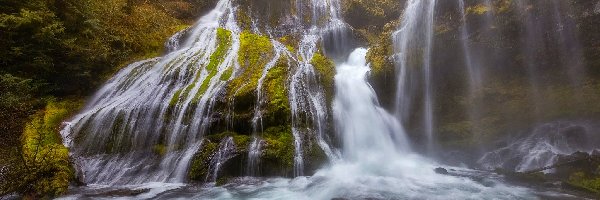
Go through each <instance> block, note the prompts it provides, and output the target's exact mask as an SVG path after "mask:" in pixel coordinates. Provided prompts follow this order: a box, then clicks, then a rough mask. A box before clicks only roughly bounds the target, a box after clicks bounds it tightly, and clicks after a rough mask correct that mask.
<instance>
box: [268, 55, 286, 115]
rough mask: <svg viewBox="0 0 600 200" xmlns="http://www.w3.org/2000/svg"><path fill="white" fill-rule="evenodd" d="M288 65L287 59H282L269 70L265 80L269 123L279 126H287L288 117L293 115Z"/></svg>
mask: <svg viewBox="0 0 600 200" xmlns="http://www.w3.org/2000/svg"><path fill="white" fill-rule="evenodd" d="M287 77H288V63H287V61H286V59H285V58H283V59H280V60H279V61H278V62H277V64H276V65H275V66H274V67H273V68H271V70H269V73H268V74H267V77H266V78H265V83H264V84H265V85H264V88H265V89H266V90H267V96H268V103H267V111H268V113H266V118H270V119H268V120H267V121H270V122H279V123H276V124H278V125H283V124H286V121H287V119H288V118H289V117H288V115H289V113H291V109H290V105H289V99H288V94H287V92H288V89H287V84H286V81H287Z"/></svg>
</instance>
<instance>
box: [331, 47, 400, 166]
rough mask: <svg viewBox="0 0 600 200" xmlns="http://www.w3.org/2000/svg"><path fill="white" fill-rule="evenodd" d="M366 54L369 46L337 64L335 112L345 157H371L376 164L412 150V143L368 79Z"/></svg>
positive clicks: (356, 159)
mask: <svg viewBox="0 0 600 200" xmlns="http://www.w3.org/2000/svg"><path fill="white" fill-rule="evenodd" d="M366 54H367V50H366V49H357V50H355V51H354V52H352V54H350V58H349V59H348V61H347V62H346V63H344V64H341V65H340V66H338V67H337V75H336V76H335V81H336V99H335V101H334V102H333V112H334V118H335V122H336V127H337V129H338V132H339V137H340V138H342V139H343V141H344V142H343V158H344V161H365V159H368V160H371V161H372V162H374V163H373V164H375V163H377V162H379V161H381V160H385V159H386V157H388V156H392V157H395V156H398V153H406V152H409V149H410V147H409V145H408V140H407V139H406V134H405V133H404V129H403V128H402V127H401V125H400V124H399V123H398V120H396V118H394V117H393V116H392V115H390V114H388V113H387V111H385V110H384V109H383V108H381V107H379V105H378V104H379V103H378V102H379V101H378V100H377V97H376V96H375V91H374V90H373V88H371V86H370V85H369V83H367V73H368V72H369V71H370V69H369V67H368V66H367V63H366V62H367V61H366V60H365V56H366Z"/></svg>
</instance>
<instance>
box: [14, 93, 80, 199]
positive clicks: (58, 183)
mask: <svg viewBox="0 0 600 200" xmlns="http://www.w3.org/2000/svg"><path fill="white" fill-rule="evenodd" d="M81 105H82V102H81V101H73V100H65V101H55V100H50V101H49V102H48V105H47V106H46V109H45V110H44V111H43V112H40V113H38V114H36V115H34V116H33V118H32V121H31V122H29V124H28V125H27V126H26V128H25V131H24V132H23V136H22V144H23V148H22V150H23V151H22V153H23V158H24V159H25V164H26V165H27V168H28V169H29V170H28V172H27V175H26V176H25V177H24V180H23V184H30V185H29V190H30V191H27V193H29V194H28V195H32V196H35V197H37V198H40V197H56V196H59V195H62V194H64V193H66V192H67V189H68V187H69V184H70V183H71V181H73V180H74V179H75V174H74V173H75V170H74V169H73V167H72V166H71V162H70V158H69V150H68V149H67V148H66V147H65V146H63V144H62V138H61V136H60V134H59V130H60V126H61V122H62V121H63V120H65V119H66V118H67V117H69V116H70V115H72V114H73V113H74V112H75V111H77V110H79V109H80V108H81ZM15 184H21V183H15Z"/></svg>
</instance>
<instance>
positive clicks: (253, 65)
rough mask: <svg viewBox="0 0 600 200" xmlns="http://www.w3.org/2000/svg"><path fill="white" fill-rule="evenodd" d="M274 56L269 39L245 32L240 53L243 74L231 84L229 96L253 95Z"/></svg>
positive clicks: (241, 36)
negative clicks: (266, 66) (264, 70)
mask: <svg viewBox="0 0 600 200" xmlns="http://www.w3.org/2000/svg"><path fill="white" fill-rule="evenodd" d="M273 56H274V51H273V44H272V43H271V40H270V39H269V38H268V37H266V36H262V35H256V34H253V33H251V32H249V31H243V32H242V33H241V35H240V50H239V53H238V62H239V63H240V67H241V69H240V70H241V74H239V75H238V76H237V77H236V78H234V79H233V80H232V81H231V83H230V84H229V89H228V94H229V96H230V97H233V96H234V95H248V94H250V93H252V92H253V91H254V89H255V88H256V86H257V85H258V79H260V77H261V76H262V71H263V69H264V67H265V65H266V64H267V63H268V62H269V61H270V60H271V59H272V58H273Z"/></svg>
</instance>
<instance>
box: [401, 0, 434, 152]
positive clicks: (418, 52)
mask: <svg viewBox="0 0 600 200" xmlns="http://www.w3.org/2000/svg"><path fill="white" fill-rule="evenodd" d="M435 5H436V0H409V1H407V2H406V8H405V10H404V16H403V17H402V23H401V25H400V27H399V29H398V30H397V31H396V32H395V33H394V46H395V47H396V63H397V65H398V69H397V71H398V73H399V74H398V77H399V78H398V84H397V92H396V115H397V116H398V117H399V118H400V120H401V121H402V122H403V123H408V122H409V120H410V119H409V117H410V113H412V112H414V111H415V110H418V109H416V108H417V107H419V106H421V107H422V113H423V115H422V116H423V119H422V120H421V122H422V128H421V130H422V131H423V133H424V135H425V142H423V143H424V144H425V145H426V146H427V147H426V149H427V151H428V152H432V149H431V148H433V142H434V133H433V127H434V118H433V106H434V102H433V96H432V95H433V91H432V88H433V86H432V83H433V81H432V72H431V53H432V48H433V23H434V14H435ZM419 97H420V98H422V99H423V101H422V102H418V103H417V102H416V101H417V99H418V98H419Z"/></svg>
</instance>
